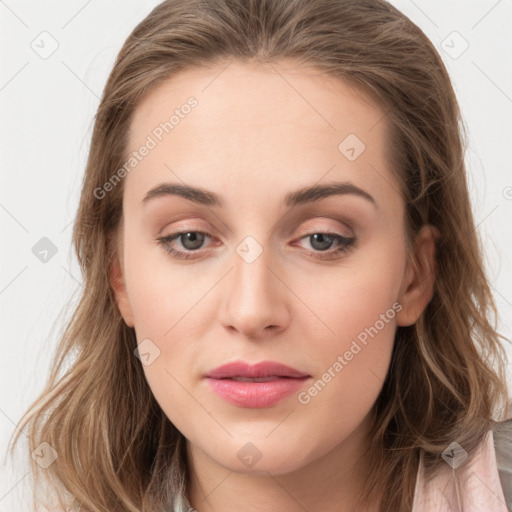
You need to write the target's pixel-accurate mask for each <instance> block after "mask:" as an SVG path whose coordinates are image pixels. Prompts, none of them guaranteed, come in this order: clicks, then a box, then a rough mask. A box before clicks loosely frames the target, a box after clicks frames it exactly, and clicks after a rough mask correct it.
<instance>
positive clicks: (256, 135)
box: [107, 62, 431, 474]
mask: <svg viewBox="0 0 512 512" xmlns="http://www.w3.org/2000/svg"><path fill="white" fill-rule="evenodd" d="M191 97H193V99H189V98H191ZM172 115H174V117H173V118H172V119H170V118H171V116H172ZM166 123H167V124H166ZM386 129H387V126H386V122H385V118H384V112H383V111H382V110H381V109H380V108H379V107H377V106H376V105H373V104H371V103H369V102H368V101H366V100H364V98H363V97H362V96H361V95H358V94H357V93H355V92H354V91H353V90H352V89H349V88H348V87H347V86H346V85H345V84H344V83H342V82H339V81H335V80H334V79H331V78H327V77H326V76H324V75H321V74H320V73H318V72H314V71H312V70H311V69H306V68H304V67H299V66H298V65H293V64H290V63H288V64H285V63H284V62H282V63H281V64H279V65H275V64H274V65H272V66H270V65H269V66H266V67H265V66H263V65H258V66H257V65H250V64H242V63H237V62H232V63H230V64H229V65H227V67H226V66H225V65H223V66H219V67H218V68H216V69H204V68H201V69H193V70H188V71H185V72H183V73H181V74H179V75H177V76H176V77H173V78H172V79H170V80H168V81H167V82H165V83H164V84H162V85H161V86H159V87H158V88H157V89H156V90H155V91H153V92H152V93H151V94H150V95H149V96H147V97H146V98H145V99H144V100H143V102H142V103H141V104H140V105H139V106H138V108H137V110H136V114H135V117H134V119H133V122H132V125H131V131H130V141H129V147H128V150H129V152H130V153H131V152H136V153H137V154H136V155H132V157H133V158H136V160H132V161H131V163H130V166H131V170H130V171H129V172H128V173H127V175H126V177H124V180H125V182H124V200H123V212H124V213H123V224H122V248H121V268H122V275H123V278H124V284H122V285H119V284H118V285H116V297H117V301H118V305H119V307H120V310H121V312H122V314H123V317H124V319H125V321H126V323H127V324H128V325H130V326H132V327H134V328H135V332H136V335H137V340H138V343H139V344H141V345H140V349H139V351H140V354H139V355H140V357H141V360H142V362H143V368H144V372H145V375H146V377H147V381H148V383H149V386H150V387H151V390H152V392H153V394H154V396H155V398H156V400H157V401H158V403H159V404H160V406H161V407H162V409H163V411H164V412H165V414H166V415H167V416H168V418H169V419H170V421H171V422H172V423H173V424H174V425H175V426H176V427H177V428H178V429H179V430H180V431H181V432H182V433H183V434H184V436H185V437H186V438H187V440H188V441H189V445H188V447H189V450H191V453H193V454H195V455H196V456H197V457H198V458H202V459H203V460H207V461H209V462H210V463H211V462H214V463H215V464H218V465H221V466H223V467H225V468H228V469H230V470H233V471H238V472H249V471H253V472H266V471H269V472H271V473H272V474H283V473H285V472H290V471H293V470H295V469H298V468H300V467H302V466H304V465H306V464H308V463H310V462H313V461H315V460H316V459H318V458H319V457H321V456H323V455H326V454H328V453H331V452H333V450H335V449H337V448H338V447H340V446H345V449H346V450H347V453H348V451H350V448H349V440H350V442H351V445H350V446H354V447H355V446H357V443H355V442H354V440H355V439H357V438H358V436H362V435H363V434H361V432H363V431H364V427H366V426H367V421H368V418H369V416H368V413H369V411H370V409H371V407H372V405H373V404H374V402H375V400H376V398H377V396H378V394H379V392H380V390H381V388H382V385H383V381H384V379H385V376H386V373H387V371H388V366H389V363H390V357H391V353H392V347H393V340H394V335H395V330H396V327H397V325H409V324H411V323H413V322H414V321H415V320H416V319H417V317H418V315H419V314H420V312H421V310H422V309H423V308H424V306H425V305H426V303H427V302H428V300H430V293H431V292H430V291H429V289H428V287H425V284H423V285H420V284H418V282H417V276H416V274H415V273H414V272H413V270H411V268H410V266H408V264H407V261H406V251H405V224H404V203H403V200H402V199H401V196H400V194H399V190H400V187H399V184H398V183H397V181H396V179H395V177H394V174H393V172H392V169H391V168H390V166H389V164H388V160H387V154H388V149H389V148H388V142H387V138H386ZM143 147H145V148H146V149H142V148H143ZM117 186H119V185H117ZM157 187H160V188H157ZM166 187H167V188H166ZM171 187H179V189H178V188H174V189H173V188H171ZM195 189H200V191H199V192H194V191H195ZM155 190H156V192H155ZM151 191H153V192H151ZM107 193H108V192H107ZM178 233H183V235H182V236H181V237H180V236H177V234H178ZM186 233H189V235H186ZM166 237H167V240H166ZM172 237H174V239H172V240H171V238H172ZM424 246H425V247H429V246H428V244H424ZM169 250H174V251H177V254H171V253H170V252H169ZM422 250H423V251H424V253H425V254H427V255H428V254H430V252H431V250H430V249H428V248H427V249H422ZM429 251H430V252H429ZM185 257H186V259H184V258H185ZM427 281H428V280H427ZM422 286H423V287H422ZM134 357H135V356H134ZM235 362H238V363H245V364H246V366H244V365H242V366H236V365H235V366H233V367H231V368H229V367H228V368H227V369H226V371H225V372H220V373H217V374H215V373H212V371H213V370H215V369H216V368H218V367H220V366H222V365H226V364H228V363H235ZM262 362H267V363H280V364H282V365H286V366H287V367H290V368H292V369H294V370H295V373H293V372H291V373H290V372H289V371H288V372H287V371H285V370H283V369H282V368H277V367H272V366H271V365H270V366H269V365H265V364H263V365H260V366H258V367H256V369H255V368H253V367H252V365H256V364H258V363H262ZM207 375H213V376H215V375H216V377H217V378H211V377H207ZM255 377H258V378H257V379H255ZM354 456H355V455H354Z"/></svg>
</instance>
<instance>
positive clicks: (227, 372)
mask: <svg viewBox="0 0 512 512" xmlns="http://www.w3.org/2000/svg"><path fill="white" fill-rule="evenodd" d="M274 376H275V377H292V378H299V379H300V378H304V377H309V375H308V374H307V373H303V372H301V371H299V370H297V369H296V368H292V367H290V366H286V365H285V364H281V363H277V362H274V361H262V362H261V363H256V364H250V363H246V362H245V361H234V362H232V363H227V364H223V365H222V366H219V367H218V368H215V369H214V370H210V371H209V372H208V373H207V374H206V375H205V377H210V378H212V379H229V378H233V377H247V378H259V377H274Z"/></svg>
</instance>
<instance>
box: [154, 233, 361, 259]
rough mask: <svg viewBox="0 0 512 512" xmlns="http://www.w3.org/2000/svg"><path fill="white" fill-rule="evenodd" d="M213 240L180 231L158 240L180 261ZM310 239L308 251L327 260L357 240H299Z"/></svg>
mask: <svg viewBox="0 0 512 512" xmlns="http://www.w3.org/2000/svg"><path fill="white" fill-rule="evenodd" d="M208 238H210V239H211V238H212V237H211V235H209V234H208V233H205V232H203V231H180V232H178V233H174V234H171V235H167V236H164V237H161V238H158V241H159V243H160V245H162V247H163V248H164V249H165V250H166V251H167V252H168V253H170V254H172V255H173V256H174V257H176V258H179V259H187V258H191V257H193V253H194V252H198V250H199V249H201V247H202V245H203V243H204V242H205V240H206V239H208ZM303 239H310V240H311V242H310V244H311V247H312V250H310V249H307V251H308V252H309V253H310V254H311V256H313V257H314V258H319V259H321V258H325V257H329V256H331V255H333V254H338V253H342V252H345V251H348V250H349V248H350V247H351V246H352V245H353V244H354V242H355V238H349V237H345V236H343V235H340V234H338V233H322V232H317V233H311V234H309V235H305V236H303V237H301V238H300V239H299V240H303ZM175 240H179V241H180V243H181V246H182V248H183V249H184V250H183V249H181V250H180V249H175V248H174V247H172V245H171V242H174V241H175ZM333 245H337V247H335V248H334V249H332V250H330V249H331V247H332V246H333ZM322 253H324V254H325V256H324V254H322Z"/></svg>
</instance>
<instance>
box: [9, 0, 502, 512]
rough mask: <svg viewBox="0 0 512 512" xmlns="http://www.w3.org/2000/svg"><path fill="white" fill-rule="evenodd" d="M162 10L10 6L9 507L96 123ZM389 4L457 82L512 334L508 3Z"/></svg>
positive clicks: (53, 331) (484, 232)
mask: <svg viewBox="0 0 512 512" xmlns="http://www.w3.org/2000/svg"><path fill="white" fill-rule="evenodd" d="M157 3H159V2H157V1H153V0H152V1H142V0H139V1H134V0H130V1H127V0H123V1H121V0H115V1H113V0H110V1H109V2H108V3H107V2H105V1H100V0H88V1H87V0H66V1H64V0H61V1H55V0H54V1H45V2H38V1H34V0H31V1H21V0H5V1H3V0H0V40H1V46H0V48H1V50H0V52H1V57H2V60H1V69H0V108H1V118H0V119H1V124H0V130H1V131H0V169H1V174H0V179H1V181H0V226H1V230H2V231H1V233H2V243H1V250H0V258H1V259H0V261H1V266H0V318H1V343H2V345H1V346H2V358H1V359H0V376H1V386H0V455H1V456H2V462H1V466H0V467H1V468H2V471H3V474H0V512H5V511H10V512H11V511H12V512H15V511H18V510H26V506H25V507H24V506H22V505H21V501H20V500H21V497H22V496H23V495H24V494H25V495H26V494H27V490H26V489H24V486H25V483H26V482H28V478H27V472H26V471H25V468H23V467H16V468H13V467H11V466H10V465H9V466H5V467H4V462H5V460H4V458H3V457H4V456H5V447H6V445H7V441H8V438H9V437H10V435H11V433H12V431H13V429H15V428H16V427H15V425H16V423H17V421H18V420H19V418H20V417H21V415H22V413H23V412H24V411H25V410H26V408H27V407H28V405H29V404H30V402H31V401H32V400H33V399H35V398H36V396H37V395H38V393H39V392H40V391H41V390H42V388H43V384H44V382H45V379H46V375H47V373H48V369H49V364H50V360H51V357H52V355H53V353H54V350H55V347H56V344H57V341H58V334H59V333H60V332H61V330H62V321H61V320H60V319H59V314H60V313H61V310H62V308H63V307H64V306H65V305H66V304H70V297H71V293H72V292H73V290H77V289H79V288H80V287H81V276H80V272H79V270H78V264H77V262H76V260H75V257H74V255H73V253H72V250H71V244H70V242H71V240H70V237H71V227H72V222H73V218H74V215H75V212H76V208H77V204H78V197H79V192H80V183H81V179H82V175H83V171H84V167H85V160H86V155H87V151H88V142H89V139H90V135H91V129H92V120H93V116H94V114H95V110H96V108H97V106H98V103H99V97H100V95H101V92H102V89H103V86H104V83H105V81H106V78H107V75H108V73H109V71H110V70H111V68H112V65H113V62H114V59H115V56H116V54H117V52H118V51H119V49H120V47H121V45H122V43H123V42H124V40H125V38H126V37H127V36H128V34H129V33H130V31H131V30H132V29H133V27H134V26H135V25H136V24H137V23H138V22H139V21H140V20H142V18H143V17H144V16H145V15H146V14H147V13H149V11H150V10H151V9H152V7H153V6H155V5H156V4H157ZM392 3H393V4H394V5H396V7H398V8H399V9H400V10H402V11H403V12H405V14H407V15H408V16H409V17H410V18H411V19H412V20H413V21H414V22H415V23H417V24H418V25H419V26H420V27H421V28H422V29H423V30H424V32H425V33H426V34H427V35H428V36H429V37H430V38H431V40H432V41H433V42H434V44H435V45H436V47H437V48H438V50H439V51H440V53H441V55H442V56H443V58H444V60H445V62H446V64H447V66H448V70H449V72H450V74H451V76H452V78H453V81H454V85H455V89H456V92H457V95H458V98H459V101H460V104H461V108H462V111H463V114H464V119H465V122H466V124H467V126H468V129H469V135H470V150H469V152H468V155H467V159H468V169H469V173H470V187H471V192H472V197H473V203H474V211H475V216H476V219H477V223H478V231H479V234H480V236H481V237H482V239H483V241H484V246H485V249H486V256H487V262H488V272H489V275H490V278H491V283H492V286H493V291H494V294H495V298H496V301H497V304H498V308H499V313H500V329H501V332H502V333H503V334H504V335H506V336H507V337H512V241H511V240H512V236H511V235H512V233H511V226H512V173H511V166H510V162H511V157H510V151H511V145H512V128H511V118H512V80H511V78H512V64H511V63H512V0H500V1H497V0H478V1H477V0H473V1H467V0H456V1H455V0H435V1H433V0H428V1H427V0H416V1H411V0H400V1H393V2H392ZM454 31H456V32H457V33H458V34H460V36H459V35H457V34H455V35H454V34H453V32H454ZM42 32H47V33H48V34H50V35H40V34H41V33H42ZM42 38H45V39H44V47H45V48H46V49H47V50H48V49H50V48H51V44H54V45H57V44H58V48H57V49H56V51H55V52H54V53H53V54H52V55H51V56H49V57H48V58H46V59H43V58H41V57H40V55H38V53H36V51H35V50H34V49H33V46H34V47H37V45H39V47H42V46H43V43H41V39H42ZM462 38H463V39H462ZM52 40H55V41H56V42H55V43H52ZM443 41H444V43H443ZM464 41H466V42H467V44H468V45H469V47H468V48H467V50H466V51H465V52H464V53H462V54H461V55H460V56H458V57H457V54H458V53H460V52H461V50H462V49H463V48H464V46H463V45H464V44H465V43H464ZM31 45H32V46H31ZM450 47H451V48H450ZM445 50H447V51H448V52H450V54H451V55H450V54H449V53H447V51H445ZM39 51H43V50H42V48H41V50H39ZM454 57H457V58H454ZM42 237H48V238H49V239H50V240H51V241H52V242H53V244H55V246H56V247H57V250H58V252H57V253H56V255H55V256H54V257H52V258H51V259H50V260H49V261H48V262H46V263H43V262H41V261H40V260H39V259H38V258H36V256H35V255H34V254H33V252H32V247H33V246H34V245H35V244H36V243H37V242H38V241H39V240H40V239H41V238H42ZM73 304H74V301H73ZM508 351H509V354H510V355H511V359H512V350H511V349H510V347H509V348H508Z"/></svg>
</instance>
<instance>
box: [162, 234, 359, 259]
mask: <svg viewBox="0 0 512 512" xmlns="http://www.w3.org/2000/svg"><path fill="white" fill-rule="evenodd" d="M187 233H199V234H201V235H206V236H207V237H210V238H211V235H210V234H209V233H207V232H205V231H194V230H187V231H178V232H176V233H172V234H170V235H167V236H164V237H160V238H157V240H158V242H159V243H160V245H161V246H162V247H163V249H164V250H165V251H167V252H168V253H169V254H171V256H172V257H173V258H177V259H182V260H187V259H190V258H193V257H194V256H192V255H193V254H194V253H196V252H199V251H200V249H197V250H195V251H188V252H185V251H177V250H176V249H174V248H173V247H171V246H170V245H169V242H172V241H173V240H175V239H177V238H179V237H180V236H181V235H185V234H187ZM318 234H320V235H327V236H329V237H331V238H334V239H335V241H338V243H341V244H342V245H341V246H339V247H338V248H337V249H334V250H331V249H327V250H325V251H308V250H307V249H305V250H306V251H307V252H309V254H310V256H311V257H313V258H315V259H319V260H327V259H330V258H331V257H332V256H333V255H337V254H343V253H346V252H349V251H350V250H351V249H352V248H353V247H354V244H355V242H356V239H355V238H349V237H346V236H342V235H340V234H338V233H331V232H323V231H316V232H314V233H309V234H307V235H304V236H302V237H301V238H300V239H299V240H302V239H303V238H308V237H311V236H313V235H318ZM320 254H322V256H320ZM323 254H328V255H329V256H327V257H325V256H323Z"/></svg>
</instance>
